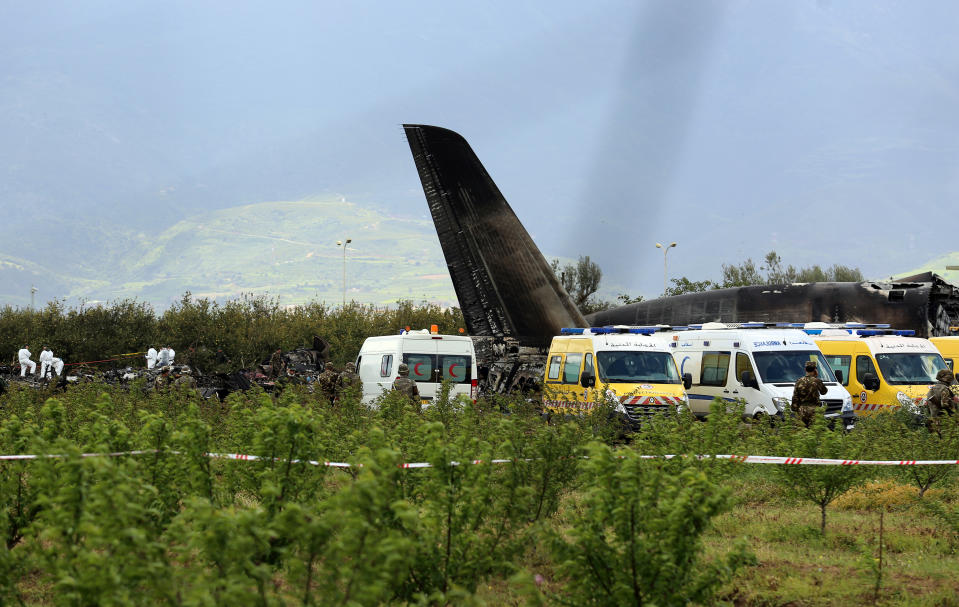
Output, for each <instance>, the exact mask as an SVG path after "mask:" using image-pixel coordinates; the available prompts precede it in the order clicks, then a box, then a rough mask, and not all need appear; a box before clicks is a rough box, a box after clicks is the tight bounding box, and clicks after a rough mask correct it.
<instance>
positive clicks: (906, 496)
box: [836, 480, 942, 511]
mask: <svg viewBox="0 0 959 607" xmlns="http://www.w3.org/2000/svg"><path fill="white" fill-rule="evenodd" d="M927 495H929V496H930V497H939V496H941V495H942V491H941V490H937V489H931V490H929V491H928V492H927ZM915 503H916V492H915V490H914V489H913V488H912V487H910V486H908V485H902V484H899V483H896V482H893V481H891V480H879V481H873V482H869V483H866V484H865V485H863V486H861V487H855V488H853V489H850V490H849V491H848V492H847V493H844V494H843V495H841V496H839V497H838V498H836V507H837V508H839V509H840V510H874V511H878V510H887V511H888V510H896V509H900V508H903V507H907V506H911V505H913V504H915Z"/></svg>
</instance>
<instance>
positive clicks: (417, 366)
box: [413, 363, 423, 375]
mask: <svg viewBox="0 0 959 607" xmlns="http://www.w3.org/2000/svg"><path fill="white" fill-rule="evenodd" d="M422 364H423V363H416V364H415V365H413V375H419V374H420V365H422Z"/></svg>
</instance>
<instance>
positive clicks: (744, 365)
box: [736, 352, 756, 381]
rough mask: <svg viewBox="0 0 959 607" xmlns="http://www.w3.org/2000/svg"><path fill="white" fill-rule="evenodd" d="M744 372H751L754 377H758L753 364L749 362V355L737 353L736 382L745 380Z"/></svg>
mask: <svg viewBox="0 0 959 607" xmlns="http://www.w3.org/2000/svg"><path fill="white" fill-rule="evenodd" d="M743 371H749V372H750V373H752V374H753V377H756V372H755V371H754V370H753V364H752V363H751V362H749V355H748V354H746V353H745V352H736V380H737V381H742V380H743Z"/></svg>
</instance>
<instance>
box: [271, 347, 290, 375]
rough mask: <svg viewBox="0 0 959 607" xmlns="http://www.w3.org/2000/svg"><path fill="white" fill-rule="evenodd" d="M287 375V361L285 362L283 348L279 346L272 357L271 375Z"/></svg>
mask: <svg viewBox="0 0 959 607" xmlns="http://www.w3.org/2000/svg"><path fill="white" fill-rule="evenodd" d="M283 375H286V363H284V362H283V350H281V349H279V348H277V349H276V352H274V353H273V355H272V356H271V357H270V376H271V377H273V378H274V379H275V378H277V377H282V376H283Z"/></svg>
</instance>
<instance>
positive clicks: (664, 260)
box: [656, 242, 676, 297]
mask: <svg viewBox="0 0 959 607" xmlns="http://www.w3.org/2000/svg"><path fill="white" fill-rule="evenodd" d="M675 246H676V243H675V242H672V243H670V244H669V246H663V245H661V244H660V243H658V242H657V243H656V248H657V249H662V250H663V297H666V253H669V250H670V249H671V248H673V247H675Z"/></svg>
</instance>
